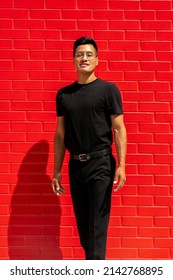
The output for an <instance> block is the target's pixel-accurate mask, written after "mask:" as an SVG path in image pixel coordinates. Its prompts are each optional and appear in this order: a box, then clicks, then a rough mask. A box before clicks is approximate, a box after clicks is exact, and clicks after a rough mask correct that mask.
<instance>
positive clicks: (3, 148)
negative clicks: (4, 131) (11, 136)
mask: <svg viewBox="0 0 173 280" xmlns="http://www.w3.org/2000/svg"><path fill="white" fill-rule="evenodd" d="M9 151H10V144H9V143H0V152H4V153H5V152H9Z"/></svg>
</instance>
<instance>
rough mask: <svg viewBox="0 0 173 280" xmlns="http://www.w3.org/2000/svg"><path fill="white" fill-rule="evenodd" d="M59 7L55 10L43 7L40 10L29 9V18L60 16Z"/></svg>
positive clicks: (57, 17) (55, 17) (56, 17)
mask: <svg viewBox="0 0 173 280" xmlns="http://www.w3.org/2000/svg"><path fill="white" fill-rule="evenodd" d="M60 12H61V11H60V9H59V10H58V9H56V10H52V9H50V10H48V9H44V10H41V9H39V12H38V10H30V18H31V19H53V18H54V19H56V20H57V19H59V18H60Z"/></svg>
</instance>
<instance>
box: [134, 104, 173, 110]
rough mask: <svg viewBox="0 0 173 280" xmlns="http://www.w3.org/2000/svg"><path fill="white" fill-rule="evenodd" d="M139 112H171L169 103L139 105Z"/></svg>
mask: <svg viewBox="0 0 173 280" xmlns="http://www.w3.org/2000/svg"><path fill="white" fill-rule="evenodd" d="M139 111H140V112H145V111H146V112H150V111H151V112H161V111H162V112H168V111H169V103H166V102H165V103H164V104H163V103H161V102H160V103H159V102H158V103H154V104H151V103H147V102H146V103H142V102H141V103H139Z"/></svg>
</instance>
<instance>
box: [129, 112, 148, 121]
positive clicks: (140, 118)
mask: <svg viewBox="0 0 173 280" xmlns="http://www.w3.org/2000/svg"><path fill="white" fill-rule="evenodd" d="M126 118H127V119H128V122H135V121H137V120H138V121H140V122H144V123H147V122H149V123H150V122H153V114H152V113H138V112H137V113H133V114H131V113H130V114H129V113H126Z"/></svg>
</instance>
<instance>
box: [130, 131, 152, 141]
mask: <svg viewBox="0 0 173 280" xmlns="http://www.w3.org/2000/svg"><path fill="white" fill-rule="evenodd" d="M128 140H129V141H130V142H132V143H134V142H136V143H141V142H143V143H150V142H153V141H152V140H153V135H152V134H151V133H138V134H132V133H128Z"/></svg>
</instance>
